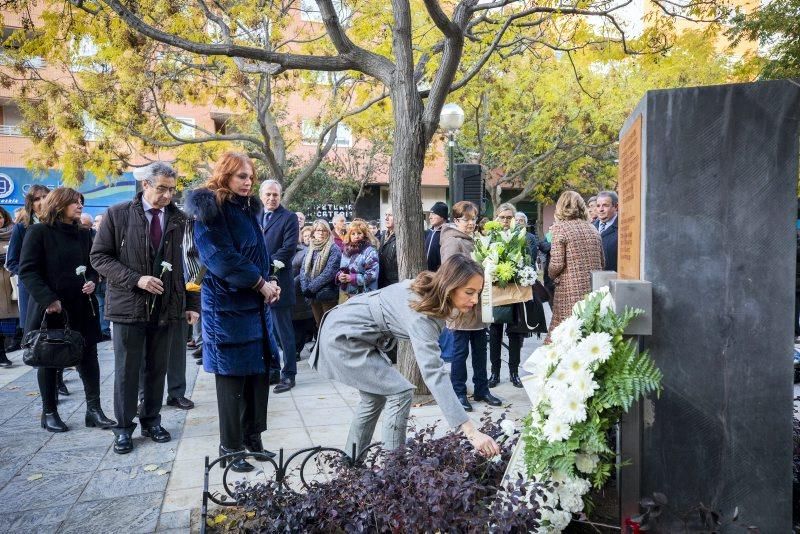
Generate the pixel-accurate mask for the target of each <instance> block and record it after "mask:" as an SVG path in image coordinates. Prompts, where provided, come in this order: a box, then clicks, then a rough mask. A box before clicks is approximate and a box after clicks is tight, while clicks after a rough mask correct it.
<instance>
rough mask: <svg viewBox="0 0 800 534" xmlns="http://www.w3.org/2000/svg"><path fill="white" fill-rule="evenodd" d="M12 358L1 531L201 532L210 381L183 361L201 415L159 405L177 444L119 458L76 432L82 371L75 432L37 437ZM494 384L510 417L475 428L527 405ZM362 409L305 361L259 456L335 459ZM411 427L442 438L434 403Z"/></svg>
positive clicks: (106, 437) (0, 426)
mask: <svg viewBox="0 0 800 534" xmlns="http://www.w3.org/2000/svg"><path fill="white" fill-rule="evenodd" d="M540 343H541V341H539V340H537V339H536V338H531V339H527V340H526V342H525V345H524V347H523V351H522V359H523V361H524V360H525V358H527V356H528V355H529V354H530V353H531V352H532V351H533V350H534V349H535V348H536V347H537V346H538V345H539V344H540ZM98 354H99V359H100V371H101V394H102V405H103V409H104V410H105V412H106V413H107V415H109V417H113V411H114V410H113V400H112V399H113V387H114V377H113V366H114V357H113V352H112V349H111V343H110V342H105V343H101V344H100V345H99V346H98ZM9 357H10V358H11V359H12V361H14V362H15V366H14V367H12V368H10V369H0V407H2V408H0V503H2V508H0V532H24V533H33V532H65V533H66V532H70V533H71V532H75V533H81V534H91V533H116V532H121V533H122V532H124V533H134V532H189V531H197V530H198V528H197V525H198V524H199V509H200V505H201V501H202V487H203V465H204V459H205V457H206V456H210V457H211V458H212V459H213V458H216V456H217V447H218V444H219V427H218V420H217V405H216V391H215V387H214V376H213V375H210V374H208V373H205V372H204V371H202V369H201V368H200V367H199V366H197V365H195V364H194V360H193V358H191V357H190V356H189V355H188V354H187V367H186V368H187V397H190V398H191V399H192V400H193V401H194V402H195V404H196V407H195V408H194V409H192V410H189V411H184V410H179V409H176V408H173V407H169V406H164V408H163V409H162V424H163V426H164V427H165V428H166V429H167V430H169V431H170V433H171V434H172V438H173V439H172V441H171V442H169V443H163V444H159V443H154V442H152V441H150V440H149V439H145V438H142V437H141V435H140V434H139V432H138V430H139V429H138V428H137V431H136V432H135V434H134V446H135V449H134V450H133V452H132V453H130V454H125V455H118V454H115V453H114V452H113V451H112V450H111V445H112V440H113V434H112V433H111V432H110V431H107V430H99V429H93V428H85V427H84V425H83V417H84V414H85V407H86V406H85V402H84V400H85V399H84V397H83V387H82V384H81V381H80V377H79V376H78V374H77V372H75V371H67V372H66V373H65V381H66V383H67V386H68V388H69V390H70V392H71V395H69V396H67V397H61V398H60V401H59V413H60V415H61V417H62V418H63V419H64V421H65V422H66V423H67V425H68V426H69V427H70V430H69V432H66V433H63V434H52V433H49V432H45V431H44V430H42V429H41V428H40V426H39V417H40V415H41V401H40V398H39V394H38V385H37V382H36V371H35V370H34V369H31V368H29V367H27V366H25V365H23V364H22V363H21V362H22V355H21V353H19V352H17V353H11V354H9ZM505 359H507V358H506V356H505V354H504V360H505ZM468 367H469V365H468ZM470 374H471V371H470ZM501 376H502V380H503V381H502V383H501V384H500V385H499V386H498V387H497V388H495V389H493V390H492V391H493V393H494V394H495V395H497V396H498V397H500V398H501V399H503V400H504V401H505V406H504V407H502V408H491V407H489V406H487V405H485V404H483V403H478V402H475V403H474V404H473V406H474V407H475V412H473V418H474V419H475V420H476V421H477V419H478V418H479V417H480V416H481V415H482V413H483V412H484V410H488V411H489V412H491V413H494V414H498V415H499V414H500V413H502V412H503V411H504V410H509V411H510V413H511V415H512V416H513V417H517V418H521V417H522V416H524V414H525V413H526V412H527V410H528V408H529V403H528V400H527V397H526V395H525V393H524V391H523V390H522V389H517V388H515V387H513V386H511V384H510V383H509V381H508V367H507V365H506V364H504V365H503V370H502V373H501ZM468 387H470V388H471V383H469V382H468ZM357 403H358V392H357V391H356V390H355V389H352V388H349V387H346V386H343V385H341V384H338V383H335V382H332V381H329V380H327V379H325V378H323V377H322V376H320V375H319V374H318V373H316V372H315V371H313V370H311V369H310V368H309V367H308V364H307V361H301V362H299V363H298V376H297V385H296V387H295V388H294V389H292V390H291V391H290V392H288V393H283V394H278V395H275V394H272V393H270V399H269V410H268V420H267V425H268V429H267V431H266V432H265V433H264V435H263V438H264V445H265V447H267V448H268V449H271V450H278V449H281V448H283V450H284V455H285V457H288V455H290V454H292V453H293V452H296V451H297V450H299V449H302V448H305V447H312V446H316V445H323V446H330V447H337V448H341V447H343V446H344V442H345V440H346V437H347V431H348V428H349V424H350V419H351V418H352V416H353V409H354V407H355V406H356V404H357ZM412 416H413V420H414V422H415V423H416V424H417V425H427V424H430V423H434V422H436V423H438V427H437V432H438V433H444V432H446V431H447V428H446V425H445V424H444V422H443V419H442V417H441V413H440V411H439V408H438V407H437V406H436V405H435V404H426V405H422V406H415V407H414V408H412ZM379 433H380V432H379V431H377V432H376V436H375V437H376V439H378V438H379V437H380V435H379ZM259 467H261V468H262V469H263V471H261V472H260V471H258V470H257V471H255V472H254V473H256V474H252V473H251V474H247V475H237V476H238V477H239V478H240V479H244V478H246V477H249V478H250V479H255V480H263V479H264V476H265V475H264V472H266V473H267V474H271V469H270V468H269V466H263V465H262V466H259ZM231 474H233V473H232V472H231ZM221 476H222V475H221V470H219V469H215V470H213V471H212V474H211V477H210V485H211V488H212V489H213V490H214V491H217V492H220V493H222V492H223V489H222V480H221ZM320 476H323V475H320Z"/></svg>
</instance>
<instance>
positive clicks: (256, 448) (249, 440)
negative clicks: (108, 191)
mask: <svg viewBox="0 0 800 534" xmlns="http://www.w3.org/2000/svg"><path fill="white" fill-rule="evenodd" d="M244 446H245V448H246V449H247V450H248V451H250V452H258V453H261V454H263V455H265V456H266V457H267V458H275V453H274V452H272V451H268V450H266V449H264V442H263V441H261V434H250V435H249V436H245V438H244Z"/></svg>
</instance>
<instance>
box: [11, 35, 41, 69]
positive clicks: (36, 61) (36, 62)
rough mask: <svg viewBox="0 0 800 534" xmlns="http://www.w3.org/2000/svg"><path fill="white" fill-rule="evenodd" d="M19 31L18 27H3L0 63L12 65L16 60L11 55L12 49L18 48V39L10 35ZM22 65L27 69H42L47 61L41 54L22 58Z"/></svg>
mask: <svg viewBox="0 0 800 534" xmlns="http://www.w3.org/2000/svg"><path fill="white" fill-rule="evenodd" d="M19 31H21V30H20V28H3V31H2V36H0V42H2V45H1V46H0V65H14V64H16V63H17V61H16V60H15V59H14V57H13V51H16V50H19V47H20V41H19V39H17V38H16V37H17V36H14V37H13V38H12V36H13V35H14V34H15V33H16V32H19ZM22 66H23V67H25V68H27V69H43V68H45V67H46V66H47V62H46V61H45V60H44V58H43V57H41V56H33V57H29V58H27V59H24V60H22Z"/></svg>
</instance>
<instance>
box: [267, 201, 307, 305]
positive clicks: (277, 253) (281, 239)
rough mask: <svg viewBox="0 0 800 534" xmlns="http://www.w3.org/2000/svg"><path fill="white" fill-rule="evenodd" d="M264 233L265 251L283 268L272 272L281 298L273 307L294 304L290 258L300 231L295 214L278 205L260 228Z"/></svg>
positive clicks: (295, 247)
mask: <svg viewBox="0 0 800 534" xmlns="http://www.w3.org/2000/svg"><path fill="white" fill-rule="evenodd" d="M259 221H260V222H261V223H262V224H263V221H264V212H262V213H261V216H260V218H259ZM261 231H262V232H263V234H264V243H265V244H266V245H267V252H268V253H269V257H270V259H271V261H272V262H274V261H275V260H277V261H280V262H282V263H283V265H284V267H283V269H281V270H279V271H278V272H277V273H273V274H274V275H275V276H277V278H278V285H279V286H280V288H281V298H280V300H278V302H276V303H275V304H272V307H273V308H283V307H288V306H294V303H295V295H294V277H293V276H292V258H293V257H294V253H295V252H296V251H297V238H298V236H299V233H300V228H299V224H298V222H297V215H295V214H294V213H293V212H291V211H289V210H287V209H286V208H284V207H283V206H278V209H276V210H275V211H274V212H272V217H270V219H269V222H268V223H267V224H266V225H264V226H263V227H262V229H261Z"/></svg>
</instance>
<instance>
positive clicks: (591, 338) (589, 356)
mask: <svg viewBox="0 0 800 534" xmlns="http://www.w3.org/2000/svg"><path fill="white" fill-rule="evenodd" d="M574 352H578V353H579V354H581V356H582V357H583V359H584V361H585V362H586V363H587V364H589V363H593V362H604V361H606V360H608V359H609V358H610V357H611V335H610V334H607V333H606V332H592V333H591V334H589V335H588V336H586V337H585V338H583V339H582V340H581V341H580V343H578V346H577V347H576V348H575V351H574Z"/></svg>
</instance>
